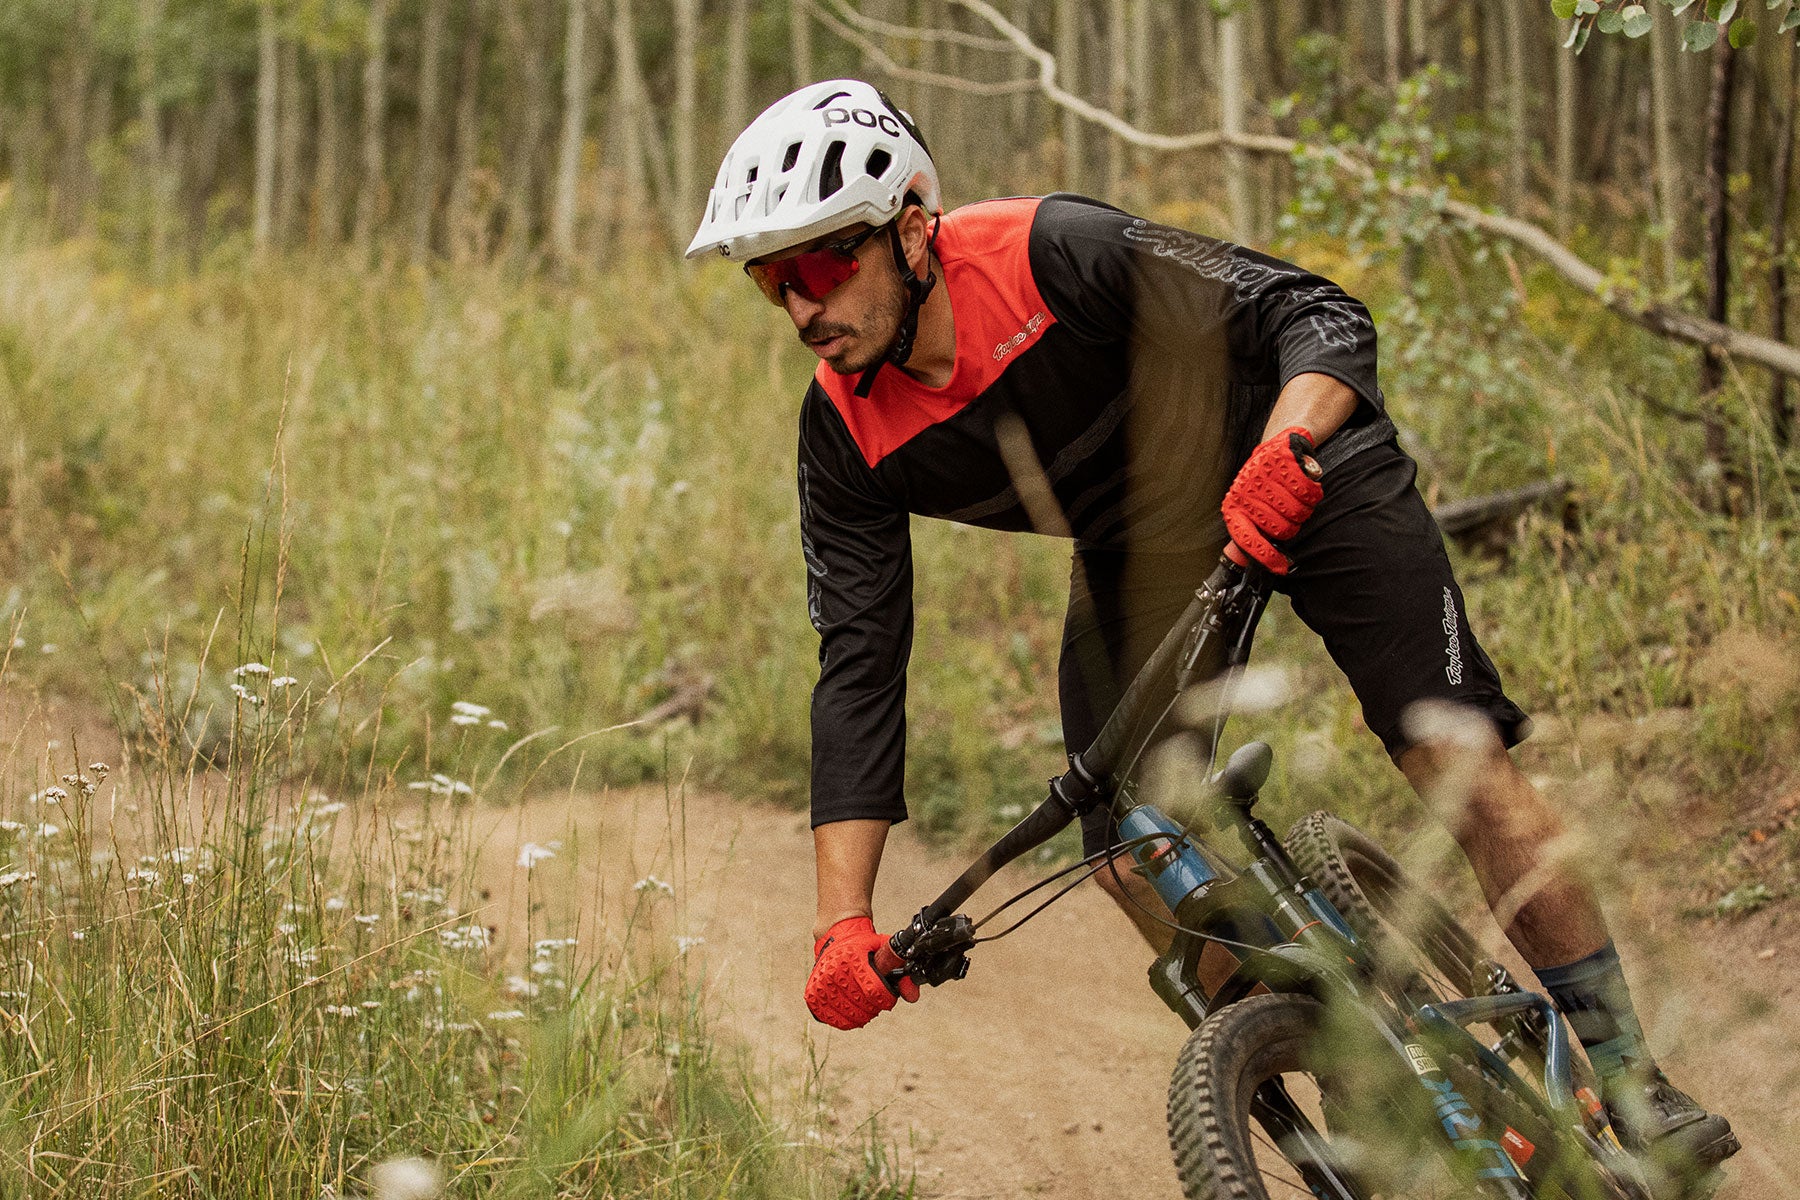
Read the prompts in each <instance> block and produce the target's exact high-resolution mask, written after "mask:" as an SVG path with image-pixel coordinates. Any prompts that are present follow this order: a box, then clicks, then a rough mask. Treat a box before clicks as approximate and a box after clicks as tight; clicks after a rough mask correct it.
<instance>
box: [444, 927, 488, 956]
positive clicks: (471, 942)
mask: <svg viewBox="0 0 1800 1200" xmlns="http://www.w3.org/2000/svg"><path fill="white" fill-rule="evenodd" d="M438 940H439V941H440V942H442V943H443V944H444V948H445V949H446V950H485V949H487V947H488V943H489V941H491V940H492V939H491V938H490V937H489V935H488V931H487V928H486V927H485V926H482V925H473V924H471V925H459V926H457V927H456V928H455V929H440V930H439V931H438Z"/></svg>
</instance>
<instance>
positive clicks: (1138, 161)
mask: <svg viewBox="0 0 1800 1200" xmlns="http://www.w3.org/2000/svg"><path fill="white" fill-rule="evenodd" d="M1150 5H1151V0H1130V7H1131V108H1130V110H1129V111H1130V115H1131V123H1132V124H1133V125H1136V126H1137V127H1138V128H1139V129H1154V128H1155V127H1156V125H1157V119H1156V94H1155V92H1154V90H1153V86H1154V79H1153V78H1152V76H1151V70H1150ZM1132 163H1133V165H1134V166H1135V167H1136V168H1137V170H1138V171H1140V172H1148V171H1149V170H1150V163H1151V156H1150V152H1149V151H1148V150H1146V149H1143V148H1141V147H1140V148H1139V149H1138V151H1137V153H1136V154H1135V155H1134V156H1133V158H1132Z"/></svg>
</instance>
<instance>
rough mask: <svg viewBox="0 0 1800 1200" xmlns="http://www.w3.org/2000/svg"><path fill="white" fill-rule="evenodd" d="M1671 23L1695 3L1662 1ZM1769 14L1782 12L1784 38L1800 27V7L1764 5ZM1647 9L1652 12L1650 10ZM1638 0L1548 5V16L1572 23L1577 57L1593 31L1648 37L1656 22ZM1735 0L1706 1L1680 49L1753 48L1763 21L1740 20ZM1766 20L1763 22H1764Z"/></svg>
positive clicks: (1771, 0) (1784, 0)
mask: <svg viewBox="0 0 1800 1200" xmlns="http://www.w3.org/2000/svg"><path fill="white" fill-rule="evenodd" d="M1661 3H1662V5H1663V6H1664V7H1666V8H1668V9H1669V10H1670V12H1669V16H1670V17H1671V18H1674V17H1679V16H1681V15H1682V14H1683V13H1685V12H1686V11H1687V10H1688V9H1689V8H1691V7H1692V6H1693V4H1694V0H1661ZM1767 4H1768V12H1770V13H1774V12H1780V13H1781V18H1780V20H1779V22H1777V24H1776V32H1777V33H1787V32H1789V31H1790V30H1792V29H1794V28H1795V27H1796V26H1800V3H1797V2H1796V0H1767ZM1650 7H1654V5H1651V6H1650ZM1650 7H1646V5H1645V3H1644V2H1642V0H1550V12H1551V14H1552V15H1553V16H1555V17H1556V19H1557V20H1559V21H1570V22H1573V24H1572V25H1571V27H1570V29H1569V36H1568V40H1567V42H1566V43H1565V44H1566V45H1568V46H1570V47H1573V48H1574V49H1575V51H1576V52H1577V53H1579V52H1580V51H1581V49H1582V47H1584V46H1586V45H1587V39H1588V35H1589V34H1590V33H1593V32H1599V33H1605V34H1616V33H1623V34H1624V35H1625V36H1626V37H1632V38H1639V37H1643V36H1644V35H1645V34H1647V33H1649V32H1650V26H1651V22H1652V21H1654V20H1655V19H1656V18H1655V17H1654V16H1653V15H1652V13H1651V11H1650ZM1738 7H1739V3H1738V0H1706V3H1705V4H1704V5H1703V6H1702V7H1701V9H1700V13H1701V15H1700V16H1699V17H1690V18H1689V19H1688V20H1687V21H1686V22H1684V23H1683V25H1682V27H1681V48H1682V49H1683V50H1689V51H1693V52H1695V53H1700V52H1702V51H1706V50H1710V49H1712V48H1713V46H1715V45H1716V44H1717V43H1718V41H1719V38H1720V36H1721V35H1724V37H1725V39H1726V40H1727V41H1728V42H1730V44H1731V45H1732V47H1733V48H1735V49H1739V50H1743V49H1747V48H1749V47H1750V46H1753V45H1755V44H1756V38H1757V35H1758V33H1759V32H1760V30H1761V20H1762V19H1759V18H1758V17H1755V16H1751V15H1747V14H1746V15H1744V16H1739V15H1738ZM1764 19H1766V18H1764Z"/></svg>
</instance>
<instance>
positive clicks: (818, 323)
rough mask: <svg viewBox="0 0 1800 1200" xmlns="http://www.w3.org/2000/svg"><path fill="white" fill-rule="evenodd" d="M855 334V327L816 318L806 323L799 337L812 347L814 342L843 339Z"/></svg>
mask: <svg viewBox="0 0 1800 1200" xmlns="http://www.w3.org/2000/svg"><path fill="white" fill-rule="evenodd" d="M855 332H856V327H855V326H854V325H845V324H842V323H838V322H831V321H825V320H821V319H819V318H817V317H814V318H813V319H812V320H811V321H808V322H807V323H806V325H805V327H804V328H802V329H801V330H799V336H800V340H801V341H802V342H805V343H807V344H808V345H811V344H812V343H813V342H822V341H825V340H826V339H828V338H834V337H842V336H843V335H845V334H853V333H855Z"/></svg>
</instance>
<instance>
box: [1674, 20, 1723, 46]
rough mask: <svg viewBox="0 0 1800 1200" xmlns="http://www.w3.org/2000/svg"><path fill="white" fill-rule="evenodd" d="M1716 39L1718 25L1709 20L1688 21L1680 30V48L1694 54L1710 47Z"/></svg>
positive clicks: (1717, 37) (1717, 38)
mask: <svg viewBox="0 0 1800 1200" xmlns="http://www.w3.org/2000/svg"><path fill="white" fill-rule="evenodd" d="M1718 40H1719V27H1718V26H1717V25H1714V24H1713V23H1712V22H1711V21H1689V22H1688V23H1687V27H1686V28H1685V29H1683V30H1682V31H1681V48H1682V49H1683V50H1692V51H1694V52H1695V53H1696V54H1698V53H1699V52H1700V51H1702V50H1710V49H1712V44H1713V43H1714V42H1716V41H1718Z"/></svg>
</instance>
